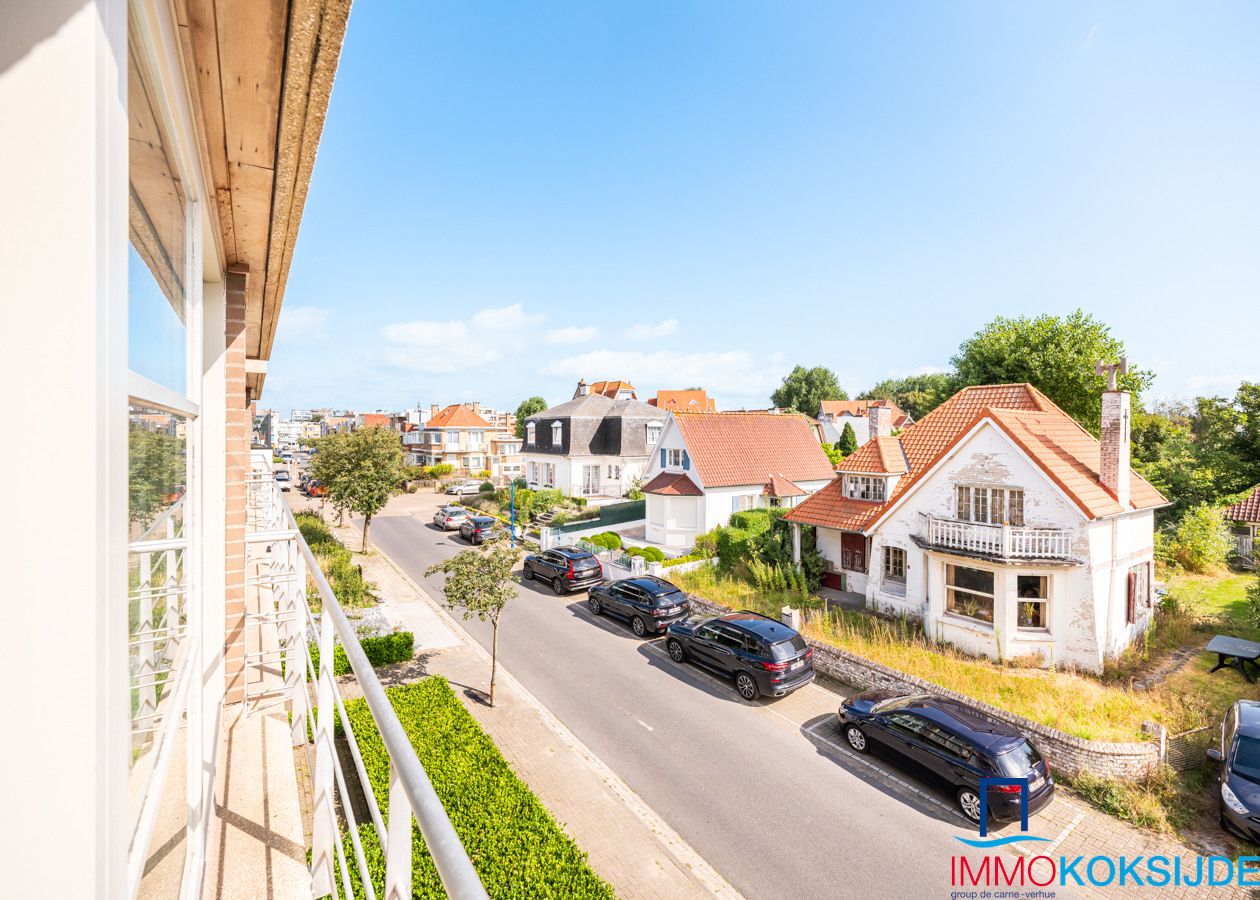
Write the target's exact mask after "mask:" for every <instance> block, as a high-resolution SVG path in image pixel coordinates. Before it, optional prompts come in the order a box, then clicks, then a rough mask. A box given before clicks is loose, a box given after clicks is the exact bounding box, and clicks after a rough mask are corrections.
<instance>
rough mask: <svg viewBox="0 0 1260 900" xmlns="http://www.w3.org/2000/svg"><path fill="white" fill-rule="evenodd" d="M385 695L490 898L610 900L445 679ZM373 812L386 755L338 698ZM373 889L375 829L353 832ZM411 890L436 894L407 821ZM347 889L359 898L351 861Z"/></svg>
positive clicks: (385, 791)
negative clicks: (359, 757) (350, 728)
mask: <svg viewBox="0 0 1260 900" xmlns="http://www.w3.org/2000/svg"><path fill="white" fill-rule="evenodd" d="M385 693H386V696H388V697H389V700H390V703H391V704H393V707H394V710H395V712H397V714H398V718H399V720H400V721H401V723H402V726H403V730H404V731H406V733H407V737H408V739H410V741H411V744H412V746H413V747H414V748H415V750H416V755H417V756H418V757H419V759H420V764H421V765H422V766H424V770H425V772H426V774H427V775H428V776H429V780H430V781H431V782H432V783H433V790H434V791H435V792H436V793H437V797H438V800H440V801H441V803H442V806H443V807H445V809H446V812H447V814H448V815H449V816H450V819H451V824H452V825H453V826H454V828H455V832H456V834H458V835H459V839H460V841H461V842H462V843H463V845H464V848H465V849H466V850H467V851H468V857H469V859H471V860H472V861H473V866H474V867H475V868H476V870H477V875H478V876H479V877H480V878H481V881H482V884H484V885H485V888H486V892H487V893H488V894H489V895H490V896H491V897H566V898H569V897H571V898H575V900H594V898H599V900H605V898H607V900H612V897H613V891H612V888H611V887H610V886H609V885H608V884H607V883H606V882H604V881H603V880H602V879H601V878H600V877H599V876H598V875H596V874H595V872H594V871H593V870H592V869H591V867H590V866H589V865H588V864H587V862H586V854H584V853H583V852H582V851H581V850H580V849H579V848H578V846H577V845H576V844H575V843H574V842H573V840H572V839H571V838H570V837H569V836H568V835H566V834H565V833H564V831H563V830H562V829H561V828H560V826H559V825H558V824H557V823H556V821H555V819H553V818H552V817H551V815H550V813H548V812H547V810H546V808H545V807H544V806H543V805H542V803H541V802H539V800H538V798H537V797H535V796H534V794H533V793H531V792H530V790H529V788H528V787H527V786H526V785H525V783H524V782H523V781H521V779H520V777H519V776H517V774H516V773H515V772H513V771H512V768H511V766H509V765H508V763H507V761H506V760H505V759H504V758H503V755H502V754H501V753H500V752H499V750H498V749H497V748H496V747H495V745H494V742H493V741H491V740H490V737H489V735H487V734H486V733H485V731H483V730H482V728H481V726H480V725H478V724H477V722H476V720H475V719H473V717H472V716H471V715H470V714H469V713H468V711H467V710H466V709H464V707H463V705H462V704H461V703H460V702H459V699H458V698H457V697H456V696H455V693H454V691H452V690H451V687H450V685H449V684H448V683H447V681H446V679H445V678H441V677H437V676H434V677H431V678H426V679H425V680H423V681H420V682H416V683H413V684H406V685H400V686H398V687H391V688H386V690H385ZM346 713H347V715H348V716H349V718H350V721H351V724H352V726H353V728H354V733H355V737H356V738H358V743H359V747H360V749H361V750H362V753H363V761H364V766H365V768H366V770H367V774H368V780H369V782H370V783H371V786H372V791H373V793H374V794H375V796H376V798H377V802H378V803H379V804H380V807H381V813H382V815H386V816H387V815H388V802H389V771H390V762H389V757H388V755H387V754H386V752H385V745H384V744H383V743H382V741H381V738H380V734H379V732H377V730H376V725H375V723H374V722H373V720H372V715H371V713H370V712H369V710H368V708H367V704H366V702H365V701H363V700H361V699H360V700H349V701H347V702H346ZM359 835H360V838H361V840H362V842H363V849H364V854H365V856H366V858H367V862H368V869H369V871H370V873H371V877H372V879H373V881H374V882H375V883H376V895H377V896H378V897H383V896H385V893H384V878H385V862H384V855H383V853H382V851H381V846H380V843H379V840H378V838H377V836H376V829H375V828H373V827H372V824H371V823H370V822H368V823H365V824H364V825H362V826H361V827H360V829H359ZM412 860H413V867H414V868H413V874H412V895H413V896H414V897H419V898H425V900H428V898H439V897H445V896H446V892H445V890H443V888H442V883H441V879H440V878H439V877H438V873H437V868H436V867H435V866H434V864H433V858H432V856H431V855H430V854H429V851H428V849H427V847H426V846H425V843H424V841H423V839H422V838H421V837H420V832H419V829H418V828H416V827H415V825H414V824H413V826H412ZM350 872H351V880H352V887H353V888H354V892H355V895H356V896H361V892H362V890H363V887H362V885H360V884H358V883H357V867H356V866H351V867H350Z"/></svg>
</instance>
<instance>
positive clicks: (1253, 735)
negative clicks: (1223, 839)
mask: <svg viewBox="0 0 1260 900" xmlns="http://www.w3.org/2000/svg"><path fill="white" fill-rule="evenodd" d="M1207 755H1208V758H1209V759H1212V760H1214V761H1216V762H1217V763H1220V779H1219V780H1220V801H1221V806H1220V814H1221V827H1222V828H1224V829H1225V830H1226V831H1229V832H1232V833H1234V834H1236V835H1238V836H1240V837H1242V838H1243V839H1244V840H1248V841H1252V842H1253V843H1260V703H1258V702H1256V701H1255V700H1239V701H1238V702H1237V703H1235V704H1234V705H1233V706H1232V707H1231V708H1230V710H1229V712H1228V713H1226V714H1225V720H1224V721H1223V722H1221V744H1220V747H1219V748H1217V747H1211V748H1209V749H1208V752H1207Z"/></svg>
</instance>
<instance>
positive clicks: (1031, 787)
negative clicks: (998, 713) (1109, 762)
mask: <svg viewBox="0 0 1260 900" xmlns="http://www.w3.org/2000/svg"><path fill="white" fill-rule="evenodd" d="M837 717H838V719H839V724H840V729H841V730H842V731H843V732H844V737H845V740H846V741H847V742H848V744H849V746H850V747H851V748H852V749H854V750H856V751H857V752H859V753H868V752H870V751H871V749H872V746H871V745H872V743H877V744H879V745H880V746H881V747H883V748H884V749H886V750H888V751H891V752H892V754H894V755H896V756H899V757H901V758H902V759H903V760H909V762H910V763H912V764H913V765H915V766H917V767H918V768H919V769H921V770H926V772H927V773H928V775H929V777H930V778H932V779H934V780H937V781H939V782H943V783H944V784H945V785H946V786H947V788H948V789H949V791H950V793H952V794H953V795H954V799H955V800H956V801H957V803H958V808H959V809H960V810H962V813H963V815H965V816H966V817H967V818H968V819H970V820H971V821H973V822H977V823H978V822H979V821H980V779H981V778H982V777H988V778H1017V779H1022V780H1024V781H1025V782H1026V783H1027V786H1028V787H1027V791H1028V814H1029V815H1032V814H1033V813H1035V812H1037V811H1038V810H1040V809H1042V808H1043V807H1044V806H1045V805H1046V804H1048V803H1049V802H1050V800H1051V798H1052V797H1053V796H1054V778H1053V777H1052V776H1051V775H1050V766H1049V764H1048V763H1047V762H1046V760H1045V758H1044V757H1043V756H1042V755H1041V753H1039V752H1038V751H1037V748H1036V747H1034V746H1033V744H1032V741H1030V740H1028V738H1027V737H1026V736H1025V735H1023V734H1022V733H1021V732H1020V731H1019V730H1017V729H1015V728H1013V727H1011V726H1010V725H1007V724H1005V723H1004V722H999V721H997V720H996V719H991V718H989V717H988V716H986V715H985V714H984V713H982V712H980V711H979V710H977V709H974V708H972V707H970V706H967V705H966V704H965V703H961V702H959V701H957V700H952V699H950V698H948V697H936V696H932V695H930V694H904V693H902V692H898V691H892V690H873V691H865V692H864V693H861V694H856V695H854V696H852V697H849V698H847V699H846V700H844V701H843V703H842V704H841V706H840V711H839V713H838V714H837ZM1020 790H1021V786H1020V785H996V786H992V785H991V786H990V787H989V789H988V792H987V797H986V798H985V799H986V806H987V808H988V814H989V817H990V818H991V819H994V820H995V821H999V822H1014V821H1017V820H1018V819H1019V816H1020V798H1019V795H1020Z"/></svg>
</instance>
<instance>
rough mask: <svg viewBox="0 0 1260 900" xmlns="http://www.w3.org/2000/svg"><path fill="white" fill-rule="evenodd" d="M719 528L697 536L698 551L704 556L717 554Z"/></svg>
mask: <svg viewBox="0 0 1260 900" xmlns="http://www.w3.org/2000/svg"><path fill="white" fill-rule="evenodd" d="M718 530H719V529H718V528H714V529H713V530H712V531H706V532H705V533H704V534H701V535H697V536H696V550H695V552H696V553H699V554H702V555H703V556H717V536H718Z"/></svg>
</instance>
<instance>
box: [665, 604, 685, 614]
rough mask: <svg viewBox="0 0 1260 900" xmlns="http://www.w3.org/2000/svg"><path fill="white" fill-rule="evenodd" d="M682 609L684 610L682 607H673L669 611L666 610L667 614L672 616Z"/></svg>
mask: <svg viewBox="0 0 1260 900" xmlns="http://www.w3.org/2000/svg"><path fill="white" fill-rule="evenodd" d="M680 609H682V607H681V606H671V607H670V608H669V609H667V610H665V614H666V615H669V616H672V615H673V614H674V613H676V612H678V611H679V610H680Z"/></svg>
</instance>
